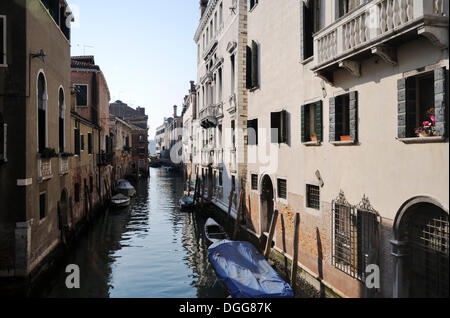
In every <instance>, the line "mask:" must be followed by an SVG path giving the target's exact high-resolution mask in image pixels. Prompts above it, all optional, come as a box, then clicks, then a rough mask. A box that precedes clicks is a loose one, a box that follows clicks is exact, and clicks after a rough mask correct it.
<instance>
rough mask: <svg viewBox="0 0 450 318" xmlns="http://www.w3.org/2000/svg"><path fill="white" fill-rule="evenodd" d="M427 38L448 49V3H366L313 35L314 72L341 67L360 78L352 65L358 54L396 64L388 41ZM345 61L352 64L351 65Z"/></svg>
mask: <svg viewBox="0 0 450 318" xmlns="http://www.w3.org/2000/svg"><path fill="white" fill-rule="evenodd" d="M414 33H415V35H416V36H418V35H423V36H426V37H428V38H429V39H430V40H431V41H432V42H433V44H435V45H437V46H440V47H447V46H448V1H446V0H369V1H367V3H365V4H364V5H361V6H360V7H359V8H357V9H356V10H355V11H353V12H351V13H350V14H348V15H346V16H343V17H342V18H340V19H339V20H337V21H336V22H335V23H333V24H331V25H329V26H327V27H325V28H324V29H322V30H321V31H319V32H318V33H316V34H315V35H314V66H313V68H312V70H313V71H315V72H320V71H321V70H322V71H323V70H325V69H327V68H329V67H330V66H334V67H343V68H346V69H348V70H349V71H351V72H352V73H354V75H357V76H359V69H357V68H356V67H355V65H352V64H351V63H353V60H354V59H356V57H357V55H358V54H362V53H366V54H367V53H369V54H370V53H372V54H376V55H379V56H380V57H382V58H383V59H384V60H385V61H386V62H389V63H391V64H396V53H395V52H393V50H392V47H390V46H389V44H390V42H391V40H397V39H398V38H399V37H402V36H405V39H409V38H411V37H407V36H406V35H407V34H409V35H411V34H414ZM347 62H351V63H350V64H349V63H347Z"/></svg>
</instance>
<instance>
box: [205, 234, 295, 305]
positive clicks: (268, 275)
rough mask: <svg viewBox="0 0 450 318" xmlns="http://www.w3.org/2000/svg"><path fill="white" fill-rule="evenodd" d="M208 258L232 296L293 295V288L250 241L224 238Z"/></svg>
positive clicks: (274, 296) (270, 296) (214, 245)
mask: <svg viewBox="0 0 450 318" xmlns="http://www.w3.org/2000/svg"><path fill="white" fill-rule="evenodd" d="M208 259H209V261H210V263H211V264H212V266H213V268H214V270H215V272H216V274H217V277H218V279H219V280H220V281H222V282H223V283H224V285H225V286H226V287H227V289H228V292H229V293H230V294H231V296H232V297H233V298H290V297H293V296H294V293H293V290H292V288H291V286H289V284H288V283H286V282H285V281H284V280H283V279H282V278H281V277H280V276H279V275H278V273H277V272H276V271H275V270H274V269H273V268H272V267H271V266H270V264H269V263H268V262H267V260H266V259H265V258H264V256H263V255H262V254H261V253H259V252H258V250H257V249H256V248H255V247H254V246H253V245H252V244H251V243H249V242H237V241H229V240H223V241H219V242H217V243H214V244H213V245H211V246H210V247H209V249H208Z"/></svg>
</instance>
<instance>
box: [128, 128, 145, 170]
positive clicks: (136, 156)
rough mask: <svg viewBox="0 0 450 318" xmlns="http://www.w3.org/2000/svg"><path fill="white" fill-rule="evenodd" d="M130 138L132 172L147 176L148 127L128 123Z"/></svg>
mask: <svg viewBox="0 0 450 318" xmlns="http://www.w3.org/2000/svg"><path fill="white" fill-rule="evenodd" d="M130 126H131V128H132V129H131V138H132V143H131V144H132V147H131V148H132V149H131V151H132V168H133V174H135V175H136V174H141V175H143V176H145V177H147V176H148V174H149V171H148V169H149V168H150V166H149V164H150V163H149V149H148V128H146V129H144V128H141V127H139V126H136V125H133V124H130Z"/></svg>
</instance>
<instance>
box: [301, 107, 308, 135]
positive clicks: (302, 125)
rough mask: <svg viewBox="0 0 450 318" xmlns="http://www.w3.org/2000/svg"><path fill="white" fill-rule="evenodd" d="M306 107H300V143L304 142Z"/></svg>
mask: <svg viewBox="0 0 450 318" xmlns="http://www.w3.org/2000/svg"><path fill="white" fill-rule="evenodd" d="M306 107H307V106H306V105H302V106H301V111H300V112H301V119H300V120H301V129H300V130H301V138H302V142H303V143H305V142H306V117H305V116H306Z"/></svg>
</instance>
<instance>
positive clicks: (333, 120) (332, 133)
mask: <svg viewBox="0 0 450 318" xmlns="http://www.w3.org/2000/svg"><path fill="white" fill-rule="evenodd" d="M336 102H337V98H336V97H332V98H330V101H329V104H330V115H329V116H330V123H329V130H330V132H329V139H330V142H333V141H336Z"/></svg>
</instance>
